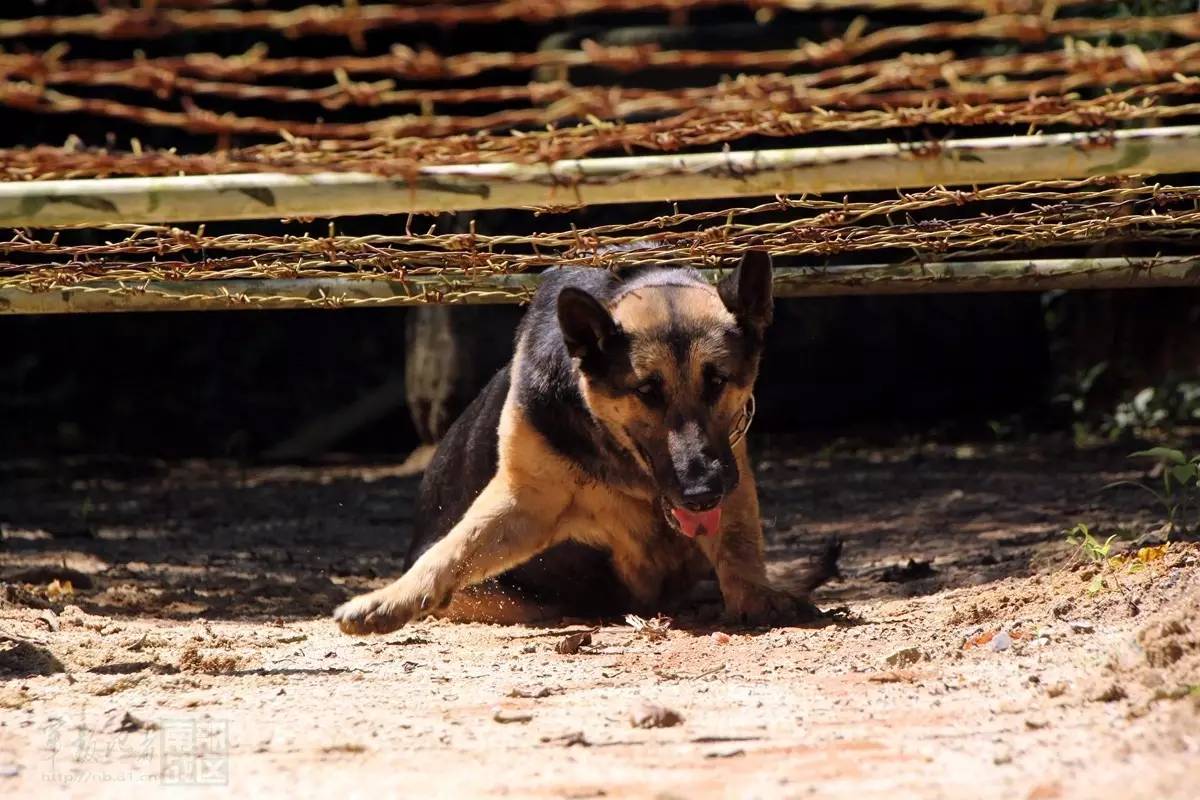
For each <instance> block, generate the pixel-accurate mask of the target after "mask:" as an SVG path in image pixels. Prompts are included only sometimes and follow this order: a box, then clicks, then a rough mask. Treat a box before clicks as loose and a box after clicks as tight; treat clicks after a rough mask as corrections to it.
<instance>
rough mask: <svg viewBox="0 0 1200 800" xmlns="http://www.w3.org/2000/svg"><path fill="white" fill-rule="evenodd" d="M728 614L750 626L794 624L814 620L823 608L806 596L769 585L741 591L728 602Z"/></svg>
mask: <svg viewBox="0 0 1200 800" xmlns="http://www.w3.org/2000/svg"><path fill="white" fill-rule="evenodd" d="M725 610H726V615H727V616H728V617H730V618H731V619H733V620H734V621H736V622H742V623H745V624H747V625H754V626H762V625H795V624H799V623H804V622H811V621H812V620H814V619H818V618H819V617H820V616H821V611H820V609H818V608H817V607H816V606H814V605H813V604H812V603H811V602H809V601H808V599H807V598H803V597H797V596H796V595H793V594H789V593H788V592H784V591H780V590H779V589H772V588H770V587H766V586H755V587H753V588H750V589H748V590H747V591H745V592H741V593H739V596H738V597H736V598H735V599H734V600H733V602H729V603H727V605H726V609H725Z"/></svg>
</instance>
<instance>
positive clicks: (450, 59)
mask: <svg viewBox="0 0 1200 800" xmlns="http://www.w3.org/2000/svg"><path fill="white" fill-rule="evenodd" d="M1193 51H1194V46H1191V45H1189V46H1184V47H1179V48H1165V49H1162V50H1151V51H1144V50H1142V49H1141V48H1140V47H1138V46H1136V45H1123V46H1120V47H1113V46H1109V45H1103V44H1101V45H1092V44H1089V43H1088V42H1086V41H1076V40H1071V39H1069V40H1067V42H1066V43H1065V46H1064V47H1062V48H1061V49H1059V50H1055V51H1051V52H1019V53H1010V54H1005V55H994V56H977V57H973V58H958V57H956V55H955V54H954V53H953V51H949V50H946V51H941V52H935V53H902V54H900V55H898V56H895V57H892V58H885V59H879V60H875V61H868V62H862V63H856V64H840V65H837V66H833V67H826V68H824V69H822V70H820V71H818V72H816V73H808V74H803V75H792V76H789V80H790V81H794V82H796V84H797V85H799V86H814V87H815V86H822V85H827V84H839V83H848V82H851V81H858V80H865V79H867V78H870V77H874V76H878V75H882V74H895V75H897V76H898V77H901V78H906V79H908V80H911V81H912V82H913V83H912V85H913V86H914V87H915V86H921V85H932V84H933V83H935V82H937V81H939V80H940V79H942V78H943V76H944V71H949V73H950V74H952V75H955V76H970V77H971V78H974V79H976V80H978V79H980V78H984V77H994V76H996V75H1004V74H1029V73H1032V72H1043V71H1058V70H1067V69H1071V70H1083V69H1090V70H1092V71H1094V72H1097V73H1101V72H1103V71H1104V70H1107V69H1112V68H1128V69H1137V70H1142V71H1145V72H1147V73H1148V74H1153V75H1159V76H1161V75H1164V74H1170V73H1172V72H1175V71H1178V70H1177V68H1176V67H1172V66H1170V61H1169V60H1170V59H1172V58H1182V57H1184V56H1185V55H1187V54H1190V53H1191V52H1193ZM69 52H70V47H69V45H67V44H66V43H58V44H56V45H54V46H53V47H51V48H49V49H48V50H45V51H42V52H31V53H0V76H5V77H15V78H24V79H26V80H30V81H32V82H35V83H49V84H53V83H60V82H61V83H83V84H85V85H111V84H113V83H115V84H117V85H128V86H135V87H142V88H146V89H150V90H153V91H169V90H173V89H174V83H175V81H176V80H177V78H180V77H190V78H196V79H207V81H208V82H222V81H223V82H241V84H242V85H250V86H258V85H259V83H260V82H261V81H262V80H264V79H278V78H295V77H312V76H324V77H326V78H328V79H329V80H334V79H338V78H339V76H345V77H346V78H354V77H362V76H378V77H387V78H410V79H420V80H444V79H458V78H468V77H474V76H476V75H478V74H480V73H482V72H487V71H490V70H497V69H505V70H511V71H521V72H529V71H535V70H537V71H551V72H560V73H561V72H563V71H565V70H568V69H571V68H575V67H592V68H603V69H609V70H615V71H621V72H632V71H638V70H645V69H654V70H660V69H694V68H709V69H722V70H736V71H739V72H745V71H756V70H792V69H795V68H797V67H803V66H812V65H813V51H812V50H811V48H809V47H795V48H789V49H786V50H673V49H663V48H662V47H661V46H659V45H657V44H639V45H626V46H603V45H599V44H596V43H595V42H594V41H591V40H587V39H585V40H584V41H583V42H582V43H581V45H580V48H579V49H573V50H552V49H548V50H539V51H536V52H531V53H513V52H472V53H461V54H456V55H448V56H444V55H440V54H438V53H436V52H434V51H432V50H428V49H422V50H414V49H412V48H409V47H405V46H402V45H396V46H393V47H392V49H391V51H390V52H389V53H388V54H386V55H375V56H353V55H338V56H325V57H304V56H300V57H287V58H270V57H268V55H267V53H268V48H267V47H266V45H256V46H255V47H253V48H251V49H250V50H249V51H247V52H245V53H242V54H239V55H230V56H225V55H219V54H216V53H188V54H186V55H183V56H159V57H147V56H145V55H138V56H136V57H135V58H129V59H116V60H111V59H109V60H105V59H88V58H79V59H67V55H68V54H69ZM1160 59H1167V60H1168V61H1167V62H1166V63H1160V62H1159V60H1160ZM959 79H961V77H960V78H959ZM202 82H203V81H202ZM218 85H219V84H218ZM338 88H342V87H340V86H339V87H338ZM489 88H490V87H483V88H482V89H479V90H475V91H487V90H488V89H489ZM522 88H526V87H504V89H503V90H504V91H505V92H512V91H516V90H519V89H522ZM345 91H347V92H350V93H353V91H354V89H353V88H348V89H346V90H345ZM487 97H488V96H487V95H470V94H463V95H444V96H442V97H440V98H439V101H440V102H445V101H448V100H453V99H457V98H462V100H463V101H464V102H466V101H468V100H470V99H475V98H478V99H487Z"/></svg>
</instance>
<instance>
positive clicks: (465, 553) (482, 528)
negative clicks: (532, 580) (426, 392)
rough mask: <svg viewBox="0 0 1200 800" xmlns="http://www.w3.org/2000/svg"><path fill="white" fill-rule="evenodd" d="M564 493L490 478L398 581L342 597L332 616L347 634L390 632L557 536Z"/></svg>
mask: <svg viewBox="0 0 1200 800" xmlns="http://www.w3.org/2000/svg"><path fill="white" fill-rule="evenodd" d="M568 502H569V496H568V495H567V494H566V493H565V492H564V491H563V490H562V489H561V488H560V487H558V486H545V485H543V486H538V485H530V484H521V485H520V486H517V485H515V482H514V481H512V480H511V477H510V479H509V480H504V479H502V478H501V477H496V478H493V479H492V481H491V483H489V484H488V485H487V487H486V488H484V490H483V491H482V492H481V493H480V494H479V496H478V497H477V498H475V502H474V503H472V504H471V507H470V508H469V509H468V510H467V513H466V514H464V515H463V518H462V520H461V521H459V523H458V524H457V525H455V526H454V527H453V528H452V529H451V530H450V532H449V533H447V534H446V535H445V537H443V538H442V539H441V540H440V541H438V542H437V544H435V545H434V546H433V547H431V548H430V549H429V550H427V551H426V552H425V553H424V555H422V556H421V557H420V558H419V559H417V561H416V563H415V564H413V565H412V567H411V568H410V569H409V570H408V572H406V573H404V576H403V577H401V578H400V579H399V580H397V581H394V582H393V583H391V584H389V585H387V586H385V587H383V588H382V589H377V590H375V591H373V592H369V593H367V594H364V595H360V596H358V597H356V598H354V599H353V600H350V601H349V602H347V603H343V604H342V605H341V606H339V607H338V609H337V610H336V611H335V612H334V615H333V616H334V619H336V620H337V622H338V625H339V626H340V627H341V629H342V630H343V631H344V632H346V633H351V634H355V635H363V634H368V633H388V632H389V631H394V630H396V629H397V628H399V627H401V626H402V625H404V624H405V623H407V622H409V621H411V620H414V619H418V618H420V617H423V616H427V615H429V614H432V613H433V612H435V611H437V610H438V609H440V608H442V607H443V606H445V605H446V604H447V603H449V602H450V597H451V595H452V594H453V593H454V592H455V591H457V590H459V589H462V588H464V587H466V586H470V585H472V584H475V583H479V582H480V581H483V580H486V579H487V578H490V577H492V576H494V575H497V574H499V573H501V572H503V571H505V570H506V569H508V568H510V567H513V566H516V565H517V564H520V563H522V562H524V561H527V560H528V559H530V558H532V557H533V556H534V555H536V554H537V553H540V552H541V551H543V550H545V549H546V548H548V547H550V545H552V544H554V542H555V541H556V539H555V537H556V535H557V534H556V530H555V529H556V524H555V523H556V522H557V520H558V518H559V517H560V516H561V514H562V512H563V510H564V509H565V508H566V507H567V504H568Z"/></svg>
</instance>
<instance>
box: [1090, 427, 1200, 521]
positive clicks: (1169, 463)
mask: <svg viewBox="0 0 1200 800" xmlns="http://www.w3.org/2000/svg"><path fill="white" fill-rule="evenodd" d="M1130 458H1145V459H1151V460H1153V461H1154V467H1153V469H1152V474H1157V475H1158V476H1159V477H1160V478H1161V479H1162V488H1161V489H1160V488H1157V487H1156V486H1155V484H1153V483H1150V482H1149V481H1117V482H1115V483H1110V484H1109V485H1108V486H1106V487H1104V488H1106V489H1108V488H1114V487H1117V486H1133V487H1136V488H1138V489H1141V490H1143V491H1145V492H1149V493H1150V495H1151V496H1153V497H1154V499H1156V500H1157V501H1158V502H1159V504H1160V505H1161V506H1162V509H1163V511H1164V513H1165V514H1166V515H1167V537H1168V538H1170V537H1171V535H1173V534H1178V533H1186V532H1188V531H1189V530H1191V529H1193V528H1195V527H1196V526H1197V523H1198V522H1200V520H1197V519H1194V518H1193V515H1194V513H1195V510H1196V507H1197V505H1198V504H1200V455H1192V456H1189V455H1187V454H1186V453H1184V452H1183V451H1182V450H1176V449H1174V448H1171V447H1152V448H1150V449H1149V450H1141V451H1139V452H1137V453H1132V454H1131V455H1130ZM1189 512H1191V513H1189Z"/></svg>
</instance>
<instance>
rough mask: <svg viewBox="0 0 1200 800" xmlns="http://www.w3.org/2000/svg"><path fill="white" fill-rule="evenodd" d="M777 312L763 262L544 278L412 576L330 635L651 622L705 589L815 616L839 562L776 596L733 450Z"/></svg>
mask: <svg viewBox="0 0 1200 800" xmlns="http://www.w3.org/2000/svg"><path fill="white" fill-rule="evenodd" d="M771 311H772V297H771V263H770V258H769V256H767V255H766V254H765V253H757V252H754V253H750V254H748V255H747V256H746V257H745V258H744V259H743V261H742V263H741V264H740V265H739V266H738V267H737V269H736V270H734V271H733V272H732V273H730V274H729V275H728V276H727V277H726V278H725V279H724V280H723V281H722V282H721V283H720V284H719V285H718V286H716V287H714V286H712V285H711V284H709V283H708V282H707V281H705V280H704V279H703V277H702V276H701V275H700V274H699V273H698V272H696V271H695V270H690V269H675V268H663V267H660V266H648V267H638V268H634V269H632V270H628V271H625V272H622V273H613V272H609V271H607V270H602V269H593V268H578V269H570V268H562V269H554V270H550V271H549V272H547V273H546V274H545V276H544V280H543V282H542V285H541V286H540V288H539V289H538V291H537V293H536V295H535V296H534V299H533V303H532V306H531V308H530V309H529V311H528V312H527V313H526V315H525V317H524V319H523V320H522V322H521V325H520V327H519V328H518V331H517V342H516V352H515V354H514V356H513V359H512V361H511V362H510V363H509V364H508V366H506V367H505V368H503V369H502V370H501V371H500V372H499V373H497V374H496V376H495V377H494V378H493V379H492V380H491V382H490V383H489V384H488V385H487V387H486V388H485V389H484V390H483V392H482V393H481V394H480V395H479V397H478V398H476V399H475V401H474V402H473V403H472V404H471V405H470V406H469V407H468V408H467V410H466V411H465V412H464V413H463V415H462V416H461V417H460V418H459V419H458V420H457V421H456V422H455V423H454V425H453V426H452V427H451V428H450V430H449V432H448V433H447V435H446V437H445V438H444V439H443V440H442V442H441V444H440V445H439V447H438V450H437V453H436V455H435V456H434V458H433V460H432V462H431V463H430V465H429V468H428V470H427V471H426V473H425V477H424V480H423V481H422V484H421V488H420V492H419V498H418V513H417V515H416V516H417V520H416V523H417V530H418V533H417V534H416V536H415V538H414V542H413V547H412V548H411V549H410V553H409V559H408V564H409V566H408V569H407V571H406V572H405V573H404V576H403V577H401V578H400V579H399V580H396V581H394V582H393V583H391V584H390V585H388V586H385V587H384V588H382V589H378V590H376V591H373V592H370V593H368V594H364V595H361V596H359V597H356V598H354V599H352V600H350V601H349V602H347V603H344V604H343V605H342V606H340V607H339V608H338V609H337V610H336V611H335V612H334V618H335V619H336V620H337V622H338V624H339V625H340V626H341V629H342V630H343V631H345V632H346V633H351V634H368V633H387V632H389V631H393V630H395V629H397V628H399V627H401V626H402V625H404V624H405V623H407V622H409V621H410V620H415V619H418V618H420V617H425V616H430V615H433V616H440V617H448V618H450V619H456V620H476V621H492V622H510V623H511V622H532V621H536V620H538V619H546V618H550V617H555V616H558V617H561V616H575V617H583V616H595V615H607V614H612V613H617V612H623V611H639V612H641V613H645V614H651V613H654V612H657V611H660V610H670V609H673V608H676V607H677V606H678V605H680V603H681V601H684V600H686V599H687V597H688V594H689V592H690V590H691V588H692V586H693V585H694V584H696V583H697V581H698V580H699V579H701V578H703V577H705V576H709V577H711V576H712V574H713V573H714V572H715V574H716V579H717V584H718V585H719V587H720V591H721V595H722V597H723V599H724V604H725V609H726V612H727V614H728V615H729V616H731V617H733V618H735V619H736V620H741V621H746V622H751V623H759V622H767V621H772V622H775V621H779V622H782V621H787V620H795V619H797V618H802V617H806V616H809V615H811V613H812V612H813V611H815V609H813V607H812V606H811V605H810V604H809V602H808V595H809V593H810V592H811V591H812V590H813V589H814V588H816V586H817V585H819V584H820V583H822V582H824V580H826V579H828V578H829V577H832V576H833V574H834V573H835V572H836V560H837V552H836V549H837V548H836V545H833V546H831V547H827V548H826V551H827V552H826V553H825V554H824V555H823V556H822V558H821V560H820V563H819V564H818V565H817V566H816V567H815V568H814V569H812V570H811V571H810V572H809V573H808V574H806V575H803V576H797V577H796V579H794V580H793V581H792V582H791V585H790V586H789V587H788V588H787V589H786V590H785V589H784V588H781V587H778V586H772V585H771V583H770V582H769V581H768V579H767V576H766V570H765V566H764V561H763V535H762V526H761V523H760V521H759V512H758V497H757V493H756V491H755V486H754V476H753V474H752V472H751V469H750V462H749V458H748V456H747V451H746V442H745V439H744V434H745V430H746V428H747V427H748V426H749V423H750V419H751V417H752V415H753V408H754V405H753V402H754V400H753V389H754V381H755V378H756V377H757V375H758V365H759V359H760V355H761V353H762V349H763V335H764V332H765V331H766V329H767V326H768V325H769V324H770V322H771ZM422 550H423V552H421V554H420V557H419V558H417V559H416V560H415V562H414V561H413V558H412V556H413V555H414V554H415V553H417V552H420V551H422Z"/></svg>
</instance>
